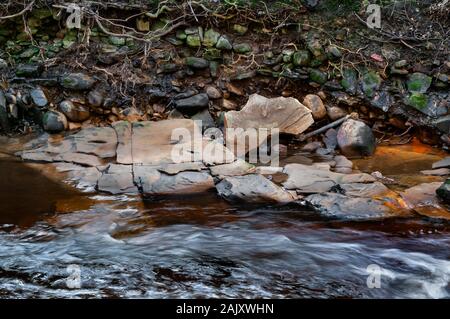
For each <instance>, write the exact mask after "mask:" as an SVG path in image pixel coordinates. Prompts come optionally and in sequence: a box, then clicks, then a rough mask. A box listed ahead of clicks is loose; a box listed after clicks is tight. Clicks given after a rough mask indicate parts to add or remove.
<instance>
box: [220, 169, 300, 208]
mask: <svg viewBox="0 0 450 319" xmlns="http://www.w3.org/2000/svg"><path fill="white" fill-rule="evenodd" d="M216 188H217V192H218V194H219V195H220V196H222V197H223V198H225V199H226V200H228V201H232V202H246V203H286V202H291V201H293V200H294V197H293V196H292V194H290V193H289V192H287V191H286V190H283V189H282V188H281V187H279V186H277V185H276V184H274V183H272V182H271V181H269V180H268V179H267V178H265V177H263V176H262V175H256V174H251V175H245V176H236V177H226V178H224V179H223V180H222V181H221V182H220V183H219V184H217V186H216Z"/></svg>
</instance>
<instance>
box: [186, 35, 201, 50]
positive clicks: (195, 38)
mask: <svg viewBox="0 0 450 319" xmlns="http://www.w3.org/2000/svg"><path fill="white" fill-rule="evenodd" d="M186 43H187V45H188V46H190V47H193V48H198V47H200V46H201V40H200V36H199V35H198V34H190V35H188V36H187V37H186Z"/></svg>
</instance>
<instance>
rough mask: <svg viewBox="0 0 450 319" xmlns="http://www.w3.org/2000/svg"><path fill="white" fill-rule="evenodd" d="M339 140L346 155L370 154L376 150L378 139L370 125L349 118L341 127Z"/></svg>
mask: <svg viewBox="0 0 450 319" xmlns="http://www.w3.org/2000/svg"><path fill="white" fill-rule="evenodd" d="M337 142H338V145H339V148H340V150H341V152H342V153H343V154H344V155H345V156H349V157H360V156H370V155H372V154H373V152H374V151H375V147H376V140H375V136H374V135H373V133H372V130H371V129H370V127H368V126H367V125H366V124H365V123H364V122H361V121H355V120H353V119H348V120H347V121H346V122H345V123H344V124H342V126H341V127H340V128H339V130H338V133H337Z"/></svg>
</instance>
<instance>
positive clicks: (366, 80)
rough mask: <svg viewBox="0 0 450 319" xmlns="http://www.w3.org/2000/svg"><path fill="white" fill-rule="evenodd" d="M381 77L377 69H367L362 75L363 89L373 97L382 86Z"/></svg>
mask: <svg viewBox="0 0 450 319" xmlns="http://www.w3.org/2000/svg"><path fill="white" fill-rule="evenodd" d="M380 85H381V77H380V75H379V74H378V73H377V72H375V71H367V72H365V73H364V74H363V76H362V89H363V91H364V94H365V95H366V96H367V97H373V96H374V95H375V92H376V91H377V90H378V89H379V88H380Z"/></svg>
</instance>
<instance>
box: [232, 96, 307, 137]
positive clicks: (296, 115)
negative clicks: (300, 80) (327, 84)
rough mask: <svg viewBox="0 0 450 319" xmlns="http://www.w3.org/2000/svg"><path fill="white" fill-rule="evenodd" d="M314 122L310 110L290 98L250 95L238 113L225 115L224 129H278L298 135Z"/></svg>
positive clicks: (281, 131)
mask: <svg viewBox="0 0 450 319" xmlns="http://www.w3.org/2000/svg"><path fill="white" fill-rule="evenodd" d="M313 123H314V120H313V118H312V115H311V110H309V109H308V108H307V107H306V106H304V105H303V104H301V103H300V102H299V101H298V100H297V99H295V98H292V97H288V98H286V97H277V98H273V99H269V98H266V97H264V96H261V95H258V94H252V95H251V96H250V98H249V99H248V102H247V104H246V105H245V106H244V107H243V108H242V110H240V111H230V112H227V113H226V114H225V127H226V128H243V129H247V128H269V129H271V128H278V129H279V130H280V133H286V134H293V135H298V134H300V133H303V132H304V131H306V129H308V128H309V127H310V126H311V125H312V124H313Z"/></svg>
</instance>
